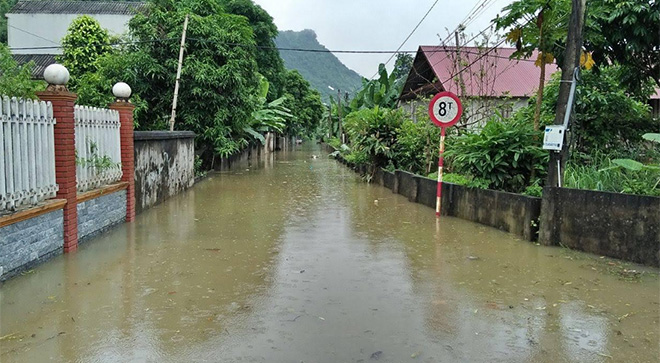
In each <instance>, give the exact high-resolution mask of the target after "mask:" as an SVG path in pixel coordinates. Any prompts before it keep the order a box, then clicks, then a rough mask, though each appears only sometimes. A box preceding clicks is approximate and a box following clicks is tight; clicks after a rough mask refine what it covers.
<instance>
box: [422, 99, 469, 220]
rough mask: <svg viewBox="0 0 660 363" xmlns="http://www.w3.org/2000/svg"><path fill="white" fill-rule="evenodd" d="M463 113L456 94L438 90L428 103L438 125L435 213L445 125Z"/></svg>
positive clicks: (438, 210) (438, 209)
mask: <svg viewBox="0 0 660 363" xmlns="http://www.w3.org/2000/svg"><path fill="white" fill-rule="evenodd" d="M462 114H463V106H462V105H461V100H459V99H458V96H456V95H455V94H453V93H451V92H447V91H444V92H440V93H438V94H437V95H435V97H433V99H431V102H430V103H429V116H430V117H431V121H432V122H433V123H434V124H435V125H436V126H438V127H440V152H439V153H438V194H437V197H436V200H435V215H436V217H438V218H440V215H441V214H442V173H443V169H444V153H445V134H446V131H447V127H451V126H454V125H455V124H456V123H457V122H458V120H459V119H460V118H461V115H462Z"/></svg>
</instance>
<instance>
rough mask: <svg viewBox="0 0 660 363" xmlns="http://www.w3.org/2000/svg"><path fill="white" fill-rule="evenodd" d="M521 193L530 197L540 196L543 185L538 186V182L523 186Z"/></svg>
mask: <svg viewBox="0 0 660 363" xmlns="http://www.w3.org/2000/svg"><path fill="white" fill-rule="evenodd" d="M523 194H525V195H529V196H530V197H537V198H541V197H542V196H543V187H542V186H540V185H539V183H534V184H532V185H529V186H528V187H527V188H525V191H524V192H523Z"/></svg>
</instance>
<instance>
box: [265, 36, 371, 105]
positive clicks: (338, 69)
mask: <svg viewBox="0 0 660 363" xmlns="http://www.w3.org/2000/svg"><path fill="white" fill-rule="evenodd" d="M275 44H277V47H278V48H289V49H290V48H296V49H314V50H323V51H327V50H328V49H327V48H326V47H324V46H323V45H321V44H320V43H319V42H318V40H317V39H316V33H315V32H314V31H313V30H310V29H305V30H302V31H299V32H296V31H292V30H287V31H281V32H280V33H279V35H278V36H277V38H276V39H275ZM280 55H281V56H282V59H283V60H284V65H285V66H286V67H287V68H288V69H296V70H298V72H300V74H301V75H302V76H303V77H304V78H305V79H306V80H307V81H308V82H309V83H310V84H311V85H312V87H314V88H315V89H317V90H318V91H319V92H320V93H321V95H322V98H323V101H324V102H327V101H328V97H337V91H336V90H337V89H340V90H341V91H342V93H344V92H349V93H350V94H351V96H352V95H353V94H354V93H355V92H356V91H357V90H359V89H360V88H361V87H362V77H361V76H360V75H359V74H358V73H357V72H355V71H353V70H351V69H349V68H348V67H346V66H345V65H344V64H343V63H342V62H341V61H340V60H339V59H337V57H335V55H334V54H332V53H323V52H318V53H317V52H297V51H290V50H280ZM328 86H332V87H333V88H334V89H335V91H332V90H330V89H329V88H328Z"/></svg>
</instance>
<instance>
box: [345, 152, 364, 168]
mask: <svg viewBox="0 0 660 363" xmlns="http://www.w3.org/2000/svg"><path fill="white" fill-rule="evenodd" d="M344 159H346V161H348V162H349V163H352V164H355V165H365V164H368V163H369V160H370V158H369V154H368V153H367V152H366V151H365V150H351V151H349V152H348V153H346V155H344Z"/></svg>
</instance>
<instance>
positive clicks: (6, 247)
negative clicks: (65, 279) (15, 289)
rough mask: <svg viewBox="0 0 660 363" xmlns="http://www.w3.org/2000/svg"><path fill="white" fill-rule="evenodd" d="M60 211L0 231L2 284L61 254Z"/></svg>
mask: <svg viewBox="0 0 660 363" xmlns="http://www.w3.org/2000/svg"><path fill="white" fill-rule="evenodd" d="M63 236H64V221H63V213H62V210H61V209H58V210H55V211H52V212H50V213H47V214H42V215H40V216H38V217H35V218H30V219H27V220H24V221H21V222H18V223H14V224H10V225H8V226H5V227H2V228H0V281H4V280H6V279H8V278H11V277H12V276H15V275H17V274H18V273H20V272H22V271H25V270H27V269H29V268H31V267H33V266H35V265H36V264H38V263H40V262H42V261H45V260H47V259H48V258H50V257H52V256H54V255H57V254H60V253H62V245H63V244H64V239H63Z"/></svg>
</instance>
